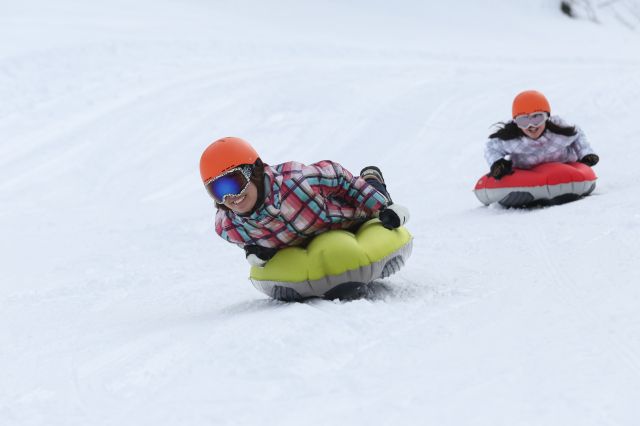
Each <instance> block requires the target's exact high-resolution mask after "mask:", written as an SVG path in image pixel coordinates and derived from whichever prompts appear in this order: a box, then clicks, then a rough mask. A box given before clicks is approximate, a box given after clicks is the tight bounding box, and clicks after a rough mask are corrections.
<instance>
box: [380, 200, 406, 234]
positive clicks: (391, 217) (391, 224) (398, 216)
mask: <svg viewBox="0 0 640 426" xmlns="http://www.w3.org/2000/svg"><path fill="white" fill-rule="evenodd" d="M378 219H380V222H382V226H384V227H385V228H387V229H396V228H399V227H401V226H402V225H404V224H405V223H407V222H408V221H409V210H408V209H407V208H406V207H404V206H401V205H400V204H390V205H388V206H387V207H384V208H383V209H382V210H380V213H379V214H378Z"/></svg>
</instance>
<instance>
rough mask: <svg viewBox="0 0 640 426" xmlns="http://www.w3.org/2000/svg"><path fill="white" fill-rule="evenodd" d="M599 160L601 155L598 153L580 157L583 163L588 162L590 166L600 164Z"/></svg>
mask: <svg viewBox="0 0 640 426" xmlns="http://www.w3.org/2000/svg"><path fill="white" fill-rule="evenodd" d="M598 161H600V157H598V156H597V155H596V154H587V155H585V156H584V157H582V158H581V159H580V162H581V163H582V164H586V165H587V166H589V167H591V166H595V165H596V164H598Z"/></svg>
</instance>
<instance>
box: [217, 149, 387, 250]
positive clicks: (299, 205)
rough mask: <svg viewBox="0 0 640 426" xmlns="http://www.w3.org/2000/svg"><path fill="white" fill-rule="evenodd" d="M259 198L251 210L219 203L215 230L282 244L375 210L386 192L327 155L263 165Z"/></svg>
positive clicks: (246, 240) (243, 240)
mask: <svg viewBox="0 0 640 426" xmlns="http://www.w3.org/2000/svg"><path fill="white" fill-rule="evenodd" d="M264 189H265V194H264V202H263V203H262V205H260V206H259V207H258V208H257V209H256V210H255V211H253V212H252V213H251V214H250V215H247V216H243V215H238V214H236V213H234V212H233V211H228V210H223V209H218V212H217V213H216V232H217V233H218V235H220V236H221V237H222V238H224V239H225V240H227V241H229V242H231V243H235V244H238V245H239V246H241V247H244V246H245V245H254V244H255V245H259V246H263V247H271V248H284V247H288V246H295V245H299V244H302V243H303V242H304V241H305V240H307V239H309V238H310V237H313V236H314V235H317V234H320V233H322V232H325V231H328V230H331V229H346V228H350V227H351V226H353V225H355V224H357V223H361V222H363V221H365V220H367V219H370V218H372V217H374V216H375V215H376V213H377V212H378V211H379V210H380V209H381V208H382V207H384V206H386V205H387V204H388V202H389V201H388V200H387V199H386V197H385V196H384V195H383V194H381V193H380V192H378V191H377V190H376V189H375V188H374V187H373V186H371V185H369V184H368V183H366V182H365V181H364V179H362V178H361V177H354V176H353V175H352V174H351V173H350V172H349V171H348V170H346V169H344V168H343V167H342V166H341V165H340V164H338V163H334V162H332V161H320V162H319V163H315V164H311V165H308V166H307V165H304V164H302V163H298V162H288V163H283V164H279V165H276V166H268V165H265V180H264Z"/></svg>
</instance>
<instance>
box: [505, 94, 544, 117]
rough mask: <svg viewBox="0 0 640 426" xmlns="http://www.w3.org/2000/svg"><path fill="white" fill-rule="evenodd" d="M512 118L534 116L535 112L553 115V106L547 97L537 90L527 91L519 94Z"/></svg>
mask: <svg viewBox="0 0 640 426" xmlns="http://www.w3.org/2000/svg"><path fill="white" fill-rule="evenodd" d="M511 112H512V116H513V118H516V117H517V116H519V115H524V114H533V113H534V112H546V113H547V114H551V106H549V101H548V100H547V98H545V96H544V95H543V94H542V93H540V92H537V91H535V90H526V91H524V92H522V93H519V94H518V96H516V97H515V99H514V100H513V107H512V110H511Z"/></svg>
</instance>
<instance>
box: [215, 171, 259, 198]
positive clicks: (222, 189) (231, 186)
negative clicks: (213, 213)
mask: <svg viewBox="0 0 640 426" xmlns="http://www.w3.org/2000/svg"><path fill="white" fill-rule="evenodd" d="M248 184H249V179H248V178H247V177H246V176H245V175H244V173H242V171H241V170H234V171H232V172H231V173H227V174H225V175H222V176H220V177H218V178H216V179H215V180H212V181H211V182H209V183H208V184H207V185H206V188H207V192H209V195H211V196H212V197H213V198H214V199H215V200H216V201H217V202H219V203H223V202H224V198H225V197H226V196H228V195H240V194H241V193H242V191H244V190H245V188H246V187H247V185H248Z"/></svg>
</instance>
